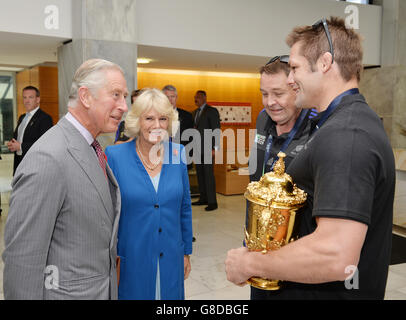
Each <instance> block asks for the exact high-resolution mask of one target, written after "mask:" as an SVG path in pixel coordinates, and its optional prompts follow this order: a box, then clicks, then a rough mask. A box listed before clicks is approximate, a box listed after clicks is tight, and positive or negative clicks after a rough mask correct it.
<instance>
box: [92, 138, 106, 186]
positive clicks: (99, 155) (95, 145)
mask: <svg viewBox="0 0 406 320" xmlns="http://www.w3.org/2000/svg"><path fill="white" fill-rule="evenodd" d="M92 147H93V149H94V151H96V154H97V159H99V164H100V167H101V168H102V169H103V172H104V176H105V177H106V179H107V173H106V158H105V155H104V152H103V149H102V147H101V146H100V143H99V142H98V141H97V140H94V141H93V143H92Z"/></svg>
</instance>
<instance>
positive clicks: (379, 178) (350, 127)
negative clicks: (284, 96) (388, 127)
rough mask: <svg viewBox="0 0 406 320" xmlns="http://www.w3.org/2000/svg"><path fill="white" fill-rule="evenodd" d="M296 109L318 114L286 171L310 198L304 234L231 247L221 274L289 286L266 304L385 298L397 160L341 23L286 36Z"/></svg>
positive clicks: (353, 36)
mask: <svg viewBox="0 0 406 320" xmlns="http://www.w3.org/2000/svg"><path fill="white" fill-rule="evenodd" d="M287 44H288V45H289V47H290V48H291V49H290V57H289V65H290V73H289V77H288V83H289V84H290V85H291V86H292V88H293V89H294V90H295V92H296V101H295V103H296V105H297V106H299V107H302V108H310V107H316V108H317V110H318V112H319V113H320V118H319V120H318V121H317V123H315V126H313V127H312V128H311V133H310V138H309V140H308V142H307V143H306V145H305V148H304V150H302V151H301V152H300V153H299V154H298V155H297V156H296V157H295V159H293V161H292V162H291V164H290V166H289V167H288V168H287V173H288V174H289V175H291V177H292V179H293V181H294V182H295V183H296V184H297V186H298V187H299V188H301V189H303V190H304V191H305V192H306V193H307V203H306V206H305V207H303V208H302V210H301V212H298V214H297V217H298V218H299V219H300V230H299V235H300V238H299V239H298V240H296V241H293V242H290V243H289V244H287V245H285V246H283V247H282V248H280V249H279V250H275V251H268V252H267V253H266V254H262V253H260V252H249V251H248V249H247V248H244V247H242V248H239V249H233V250H230V251H229V252H228V254H227V259H226V273H227V278H228V279H229V280H230V281H231V282H233V283H235V284H238V285H242V284H243V283H245V281H246V280H247V279H248V278H250V277H252V276H258V277H262V278H267V279H279V280H285V281H284V284H283V288H282V289H281V290H278V292H276V293H270V294H269V295H263V298H266V299H311V300H315V299H383V298H384V295H385V287H386V281H387V276H388V269H389V262H390V256H391V241H392V216H393V200H394V192H395V161H394V156H393V151H392V148H391V145H390V143H389V139H388V137H387V135H386V133H385V130H384V128H383V124H382V121H381V120H380V118H379V117H378V116H377V114H376V113H375V112H374V111H373V110H372V109H371V108H370V107H369V106H368V104H367V103H366V101H365V98H364V97H363V96H362V95H361V94H360V93H359V89H358V84H359V81H360V78H361V71H362V55H363V53H362V47H361V39H360V36H359V34H357V33H356V32H355V31H354V30H353V29H349V28H347V27H346V26H345V21H344V19H341V18H336V17H331V18H330V19H329V20H327V19H322V20H320V21H318V22H317V23H315V24H314V25H312V26H303V27H296V28H295V29H294V30H293V31H292V32H291V33H290V34H289V35H288V37H287Z"/></svg>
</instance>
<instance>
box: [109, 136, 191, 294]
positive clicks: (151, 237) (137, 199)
mask: <svg viewBox="0 0 406 320" xmlns="http://www.w3.org/2000/svg"><path fill="white" fill-rule="evenodd" d="M164 145H165V156H164V162H163V165H162V170H161V176H160V180H159V187H158V192H156V191H155V189H154V186H153V185H152V182H151V180H150V177H149V175H148V173H147V171H146V170H145V168H144V166H143V164H142V162H141V160H140V158H139V157H138V154H137V152H136V150H135V140H133V141H131V142H127V143H123V144H120V145H115V146H110V147H108V148H106V155H107V160H108V163H109V166H110V167H111V169H112V170H113V172H114V175H115V177H116V179H117V182H118V184H119V187H120V192H121V217H120V223H119V230H118V255H119V256H120V258H121V265H120V269H121V270H120V286H119V293H118V298H119V299H145V300H152V299H155V288H156V275H157V262H158V260H159V272H160V285H161V299H164V300H176V299H184V269H183V264H184V263H183V257H184V255H186V254H191V253H192V238H193V232H192V208H191V200H190V188H189V177H188V173H187V168H186V161H185V159H186V158H185V152H184V147H183V146H182V145H179V144H175V143H172V142H165V143H164Z"/></svg>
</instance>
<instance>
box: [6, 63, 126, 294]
mask: <svg viewBox="0 0 406 320" xmlns="http://www.w3.org/2000/svg"><path fill="white" fill-rule="evenodd" d="M127 95H128V90H127V85H126V81H125V79H124V72H123V71H122V69H121V68H120V67H119V66H118V65H116V64H113V63H111V62H109V61H105V60H101V59H92V60H88V61H86V62H84V63H83V64H82V65H81V66H80V67H79V69H78V70H77V71H76V73H75V76H74V79H73V82H72V88H71V92H70V96H69V103H68V113H67V114H66V115H65V116H64V117H63V118H62V119H61V120H60V121H59V122H58V123H57V124H56V125H55V126H54V127H53V128H51V129H50V130H48V131H47V132H46V133H45V134H44V135H43V136H42V137H41V138H40V139H39V140H38V141H37V143H35V144H34V145H33V146H32V148H31V149H30V150H29V152H28V153H27V155H26V156H25V158H24V160H23V161H22V162H21V164H20V165H19V166H18V168H17V171H16V174H15V177H14V179H13V182H12V186H13V191H12V194H11V199H10V210H9V215H8V219H7V223H6V227H5V235H4V240H5V250H4V253H3V260H4V275H3V285H4V297H5V299H117V271H116V259H117V253H116V242H117V227H118V220H119V213H120V206H121V198H120V192H119V189H118V185H117V182H116V179H115V178H114V176H113V174H112V172H111V170H110V168H109V166H108V165H107V163H106V161H105V158H104V157H103V155H104V154H103V151H102V150H101V148H100V145H99V144H98V142H97V140H95V139H96V137H97V136H98V135H99V134H100V133H104V132H115V131H116V130H117V126H118V124H119V123H120V120H121V117H122V115H123V113H124V112H126V111H127V104H126V101H125V100H126V97H127Z"/></svg>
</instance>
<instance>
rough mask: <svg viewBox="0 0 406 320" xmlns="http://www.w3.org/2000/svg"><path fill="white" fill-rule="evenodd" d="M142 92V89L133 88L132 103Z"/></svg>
mask: <svg viewBox="0 0 406 320" xmlns="http://www.w3.org/2000/svg"><path fill="white" fill-rule="evenodd" d="M141 93H142V89H137V90H133V91H132V92H131V104H133V103H134V98H136V97H138V96H139V95H140V94H141Z"/></svg>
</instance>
